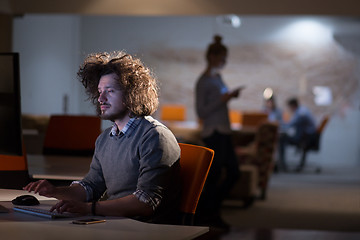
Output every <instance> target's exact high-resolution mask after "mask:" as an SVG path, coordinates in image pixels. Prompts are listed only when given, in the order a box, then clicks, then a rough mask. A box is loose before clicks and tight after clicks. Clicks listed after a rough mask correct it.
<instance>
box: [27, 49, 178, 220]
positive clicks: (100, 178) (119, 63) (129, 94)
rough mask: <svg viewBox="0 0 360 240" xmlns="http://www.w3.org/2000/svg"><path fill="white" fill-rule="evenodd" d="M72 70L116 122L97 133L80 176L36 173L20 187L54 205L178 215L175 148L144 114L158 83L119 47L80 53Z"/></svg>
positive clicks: (143, 215)
mask: <svg viewBox="0 0 360 240" xmlns="http://www.w3.org/2000/svg"><path fill="white" fill-rule="evenodd" d="M78 77H79V79H80V81H81V82H82V84H83V85H84V87H85V89H86V92H87V94H88V95H89V98H90V99H91V101H92V102H93V104H94V105H95V106H96V109H97V111H98V114H99V116H100V117H101V118H102V119H106V120H110V121H112V122H113V123H114V124H113V126H112V127H110V128H108V129H106V130H105V131H104V132H103V133H102V134H101V135H100V136H99V137H98V139H97V140H96V144H95V152H94V155H93V159H92V162H91V165H90V170H89V172H88V174H87V175H86V176H85V177H84V178H83V179H82V180H81V181H75V182H73V183H72V184H71V185H70V186H65V187H55V186H53V185H52V184H51V183H49V182H48V181H46V180H40V181H37V182H33V183H30V184H28V185H27V186H26V187H24V189H25V190H27V191H29V192H30V191H34V192H35V193H39V194H40V195H43V196H46V197H55V198H57V199H59V200H60V201H59V202H58V203H57V204H56V205H54V206H53V207H52V209H51V210H52V211H54V210H56V211H58V212H75V213H81V214H92V215H103V216H125V217H132V218H136V219H139V220H143V221H150V222H159V223H171V222H174V221H176V216H177V209H178V207H177V206H178V204H179V200H180V197H179V196H180V192H179V189H181V188H179V186H180V185H179V184H180V183H179V179H180V177H179V170H180V165H179V159H180V148H179V145H178V143H177V141H176V138H175V137H174V135H173V134H172V133H171V131H170V130H169V129H168V128H166V127H165V126H164V125H162V124H161V123H159V122H158V121H157V120H155V119H153V118H152V117H151V116H150V115H151V114H153V113H154V112H155V111H156V109H157V107H158V87H157V82H156V80H155V78H154V77H153V76H152V74H151V72H150V71H149V69H148V68H146V67H144V65H143V64H142V63H141V61H140V60H139V59H137V58H134V57H132V56H131V55H128V54H125V53H124V52H121V51H120V52H113V53H98V54H91V55H89V56H88V57H87V58H86V59H85V62H84V63H83V65H82V66H81V67H80V70H79V72H78ZM103 195H105V199H106V200H102V201H99V199H100V198H104V196H103Z"/></svg>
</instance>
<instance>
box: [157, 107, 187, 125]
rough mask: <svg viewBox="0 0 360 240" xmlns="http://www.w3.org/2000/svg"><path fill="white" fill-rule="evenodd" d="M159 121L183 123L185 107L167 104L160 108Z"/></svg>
mask: <svg viewBox="0 0 360 240" xmlns="http://www.w3.org/2000/svg"><path fill="white" fill-rule="evenodd" d="M160 111H161V112H160V114H161V115H160V119H161V120H163V121H185V119H186V107H185V106H184V105H181V104H168V105H163V106H161V110H160Z"/></svg>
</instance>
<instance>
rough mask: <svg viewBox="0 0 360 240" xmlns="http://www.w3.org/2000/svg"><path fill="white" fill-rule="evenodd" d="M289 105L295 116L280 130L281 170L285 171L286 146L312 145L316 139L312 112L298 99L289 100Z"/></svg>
mask: <svg viewBox="0 0 360 240" xmlns="http://www.w3.org/2000/svg"><path fill="white" fill-rule="evenodd" d="M287 105H288V107H289V109H290V111H291V112H292V113H293V114H292V117H291V119H290V121H289V122H288V123H284V124H282V125H281V129H280V131H281V133H280V139H279V170H283V171H286V170H287V165H286V160H285V149H286V146H287V145H288V144H292V145H299V144H310V143H311V142H312V140H313V139H314V138H315V137H316V121H315V119H314V117H313V115H312V113H311V112H310V110H309V109H308V108H307V107H305V106H300V105H299V102H298V100H297V99H296V98H291V99H289V100H288V102H287ZM300 167H301V166H299V168H300Z"/></svg>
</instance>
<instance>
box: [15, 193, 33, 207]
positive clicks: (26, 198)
mask: <svg viewBox="0 0 360 240" xmlns="http://www.w3.org/2000/svg"><path fill="white" fill-rule="evenodd" d="M11 202H12V203H13V204H14V205H22V206H34V205H39V204H40V202H39V200H37V198H36V197H34V196H32V195H21V196H18V197H17V198H14V199H13V200H12V201H11Z"/></svg>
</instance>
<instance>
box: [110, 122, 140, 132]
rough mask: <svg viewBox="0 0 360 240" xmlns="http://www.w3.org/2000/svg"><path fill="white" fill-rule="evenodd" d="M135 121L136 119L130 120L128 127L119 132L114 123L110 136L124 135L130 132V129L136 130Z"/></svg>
mask: <svg viewBox="0 0 360 240" xmlns="http://www.w3.org/2000/svg"><path fill="white" fill-rule="evenodd" d="M134 121H135V118H130V120H129V121H128V122H127V123H126V125H125V126H124V127H123V128H122V129H121V130H119V128H118V127H117V125H116V123H114V124H113V126H112V128H111V131H110V136H121V135H124V134H125V133H126V132H127V131H128V130H129V128H134V127H135V126H133V125H134Z"/></svg>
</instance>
